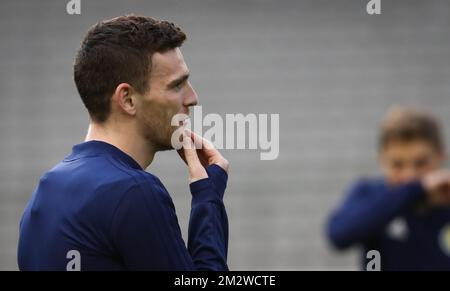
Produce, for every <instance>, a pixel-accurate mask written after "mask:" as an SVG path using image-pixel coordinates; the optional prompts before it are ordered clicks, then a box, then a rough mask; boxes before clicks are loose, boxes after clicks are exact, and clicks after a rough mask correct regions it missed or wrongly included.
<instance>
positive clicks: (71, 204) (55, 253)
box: [18, 141, 228, 271]
mask: <svg viewBox="0 0 450 291" xmlns="http://www.w3.org/2000/svg"><path fill="white" fill-rule="evenodd" d="M207 173H208V176H209V178H206V179H202V180H199V181H196V182H194V183H191V184H190V191H191V193H192V205H191V207H192V208H191V215H190V221H189V237H188V246H187V248H186V245H185V243H184V241H183V238H182V236H181V231H180V227H179V224H178V221H177V217H176V214H175V208H174V204H173V202H172V199H171V197H170V196H169V193H168V192H167V190H166V189H165V188H164V186H163V184H162V183H161V182H160V180H159V179H158V178H157V177H155V176H154V175H152V174H150V173H148V172H146V171H144V170H143V169H142V168H141V167H140V166H139V164H138V163H137V162H136V161H135V160H133V159H132V158H131V157H130V156H128V155H127V154H125V153H124V152H122V151H121V150H119V149H118V148H116V147H114V146H113V145H110V144H108V143H104V142H100V141H89V142H85V143H82V144H79V145H76V146H74V148H73V152H72V154H71V155H69V156H68V157H67V158H65V159H64V160H63V161H62V162H61V163H60V164H58V165H57V166H56V167H54V168H53V169H52V170H50V171H49V172H47V173H46V174H45V175H44V176H43V177H42V178H41V180H40V182H39V184H38V186H37V188H36V190H35V192H34V193H33V195H32V198H31V200H30V201H29V203H28V205H27V207H26V209H25V211H24V214H23V217H22V220H21V223H20V238H19V247H18V264H19V268H20V270H67V269H81V270H82V271H83V270H228V267H227V247H228V219H227V214H226V212H225V207H224V204H223V195H224V191H225V187H226V183H227V178H228V176H227V173H226V172H225V171H224V170H223V169H222V168H220V167H219V166H217V165H212V166H209V167H208V168H207ZM77 256H78V258H77ZM74 258H76V259H77V260H78V261H77V262H78V263H79V265H80V266H78V267H76V266H75V267H74V264H76V263H77V262H73V259H74Z"/></svg>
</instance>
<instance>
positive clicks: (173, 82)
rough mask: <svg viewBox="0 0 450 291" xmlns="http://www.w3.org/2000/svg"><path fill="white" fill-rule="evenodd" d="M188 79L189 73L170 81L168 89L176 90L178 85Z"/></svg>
mask: <svg viewBox="0 0 450 291" xmlns="http://www.w3.org/2000/svg"><path fill="white" fill-rule="evenodd" d="M188 78H189V73H186V74H184V75H182V76H181V77H178V78H176V79H175V80H173V81H170V83H169V84H167V88H174V87H176V86H177V85H179V84H181V83H183V82H185V81H186V80H187V79H188Z"/></svg>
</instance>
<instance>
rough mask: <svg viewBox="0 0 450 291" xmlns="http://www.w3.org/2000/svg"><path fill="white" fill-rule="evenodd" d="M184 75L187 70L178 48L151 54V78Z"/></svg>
mask: <svg viewBox="0 0 450 291" xmlns="http://www.w3.org/2000/svg"><path fill="white" fill-rule="evenodd" d="M186 73H188V68H187V66H186V63H185V62H184V58H183V55H182V54H181V50H180V49H179V48H175V49H172V50H168V51H166V52H164V53H154V54H153V56H152V70H151V75H152V77H166V76H168V77H171V76H180V75H183V74H186Z"/></svg>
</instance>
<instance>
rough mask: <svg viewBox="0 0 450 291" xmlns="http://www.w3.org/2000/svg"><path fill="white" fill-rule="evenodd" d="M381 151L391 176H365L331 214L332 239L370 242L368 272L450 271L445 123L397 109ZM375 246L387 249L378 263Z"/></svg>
mask: <svg viewBox="0 0 450 291" xmlns="http://www.w3.org/2000/svg"><path fill="white" fill-rule="evenodd" d="M378 151H379V159H380V165H381V167H382V169H383V172H384V177H383V178H382V179H379V178H376V179H361V180H359V181H358V182H357V183H355V184H354V185H353V186H352V187H351V188H350V189H349V191H348V193H347V197H346V199H345V201H344V203H343V204H342V205H341V206H340V207H338V209H336V210H335V211H334V212H333V214H332V215H331V217H330V219H329V222H328V228H327V235H328V238H329V239H330V241H331V242H332V243H333V245H334V246H335V247H337V248H339V249H345V248H348V247H350V246H353V245H360V246H362V247H363V256H362V269H366V267H367V266H369V270H370V269H380V270H450V171H449V170H447V169H444V168H443V163H444V160H445V148H444V142H443V137H442V133H441V129H440V126H439V124H438V122H437V120H436V119H435V118H434V117H433V116H431V115H430V114H428V113H425V112H421V111H419V110H416V109H412V108H407V107H394V108H392V109H391V110H390V111H389V112H388V114H387V115H386V117H385V119H384V120H383V123H382V125H381V130H380V134H379V141H378ZM372 250H375V251H378V252H379V258H378V259H380V260H379V263H380V264H379V266H378V268H375V266H374V265H373V264H372V263H373V261H372V260H375V261H378V260H377V259H376V256H374V255H373V253H369V251H372ZM366 259H370V260H369V261H368V260H366Z"/></svg>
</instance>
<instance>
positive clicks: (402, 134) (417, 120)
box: [378, 106, 445, 152]
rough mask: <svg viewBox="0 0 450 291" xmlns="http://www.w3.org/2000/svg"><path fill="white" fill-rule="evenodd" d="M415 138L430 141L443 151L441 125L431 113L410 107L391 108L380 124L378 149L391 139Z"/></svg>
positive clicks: (407, 139)
mask: <svg viewBox="0 0 450 291" xmlns="http://www.w3.org/2000/svg"><path fill="white" fill-rule="evenodd" d="M416 140H423V141H426V142H428V143H430V145H431V146H433V147H434V148H435V149H436V150H437V151H439V152H443V151H444V147H445V146H444V141H443V138H442V133H441V127H440V124H439V122H438V120H437V119H436V118H435V117H434V116H433V115H431V114H430V113H428V112H425V111H420V110H417V109H414V108H410V107H399V106H397V107H393V108H391V109H390V110H389V111H388V113H387V114H386V116H385V118H384V120H383V122H382V125H381V130H380V135H379V140H378V145H379V149H380V150H382V149H384V148H385V147H386V145H387V144H388V143H390V142H392V141H400V142H411V141H416Z"/></svg>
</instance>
